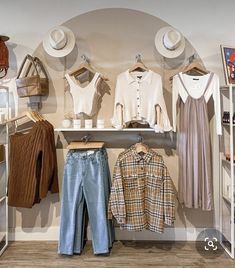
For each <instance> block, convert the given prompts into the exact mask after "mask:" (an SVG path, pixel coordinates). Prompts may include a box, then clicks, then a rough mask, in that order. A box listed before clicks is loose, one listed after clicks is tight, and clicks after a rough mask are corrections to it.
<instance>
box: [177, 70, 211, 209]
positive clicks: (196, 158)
mask: <svg viewBox="0 0 235 268" xmlns="http://www.w3.org/2000/svg"><path fill="white" fill-rule="evenodd" d="M212 78H213V73H211V74H210V76H209V78H208V81H207V83H206V86H205V89H204V91H203V92H204V93H203V94H202V96H201V97H199V98H193V97H192V96H191V95H190V94H189V91H188V89H187V88H186V86H185V84H184V82H183V80H182V77H181V75H180V74H179V79H180V81H181V83H182V86H183V88H184V89H185V91H186V92H187V94H188V97H187V99H186V101H185V103H184V102H183V101H182V99H181V100H180V104H179V105H180V108H179V109H180V119H179V135H178V150H179V192H178V194H179V201H180V202H181V203H182V204H183V205H184V206H185V207H187V208H201V209H202V210H212V209H213V188H212V171H211V148H210V136H209V119H208V111H207V103H206V100H205V97H204V95H205V93H206V91H207V89H208V87H209V85H210V83H211V80H212Z"/></svg>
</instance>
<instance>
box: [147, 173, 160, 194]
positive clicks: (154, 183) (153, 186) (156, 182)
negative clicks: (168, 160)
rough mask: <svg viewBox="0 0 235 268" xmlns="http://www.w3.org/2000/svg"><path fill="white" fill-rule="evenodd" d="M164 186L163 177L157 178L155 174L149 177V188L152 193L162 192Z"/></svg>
mask: <svg viewBox="0 0 235 268" xmlns="http://www.w3.org/2000/svg"><path fill="white" fill-rule="evenodd" d="M162 184H163V180H162V177H161V176H156V175H155V174H148V175H147V188H148V190H150V191H160V189H161V187H162Z"/></svg>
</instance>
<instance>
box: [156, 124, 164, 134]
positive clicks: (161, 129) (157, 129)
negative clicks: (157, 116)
mask: <svg viewBox="0 0 235 268" xmlns="http://www.w3.org/2000/svg"><path fill="white" fill-rule="evenodd" d="M154 131H155V132H156V133H163V132H164V130H163V128H162V127H161V126H160V125H157V124H156V125H155V126H154Z"/></svg>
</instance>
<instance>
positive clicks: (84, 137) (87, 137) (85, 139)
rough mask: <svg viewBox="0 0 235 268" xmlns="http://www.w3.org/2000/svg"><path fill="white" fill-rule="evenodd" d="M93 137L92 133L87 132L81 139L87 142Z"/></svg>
mask: <svg viewBox="0 0 235 268" xmlns="http://www.w3.org/2000/svg"><path fill="white" fill-rule="evenodd" d="M90 139H91V135H90V134H87V135H85V136H83V137H82V138H81V141H83V142H85V143H87V142H88V141H89V140H90Z"/></svg>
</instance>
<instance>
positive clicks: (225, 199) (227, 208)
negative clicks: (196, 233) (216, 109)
mask: <svg viewBox="0 0 235 268" xmlns="http://www.w3.org/2000/svg"><path fill="white" fill-rule="evenodd" d="M234 90H235V85H231V84H230V85H229V86H223V87H221V91H227V92H228V93H229V95H228V98H229V113H230V123H229V124H227V123H223V126H224V127H225V128H226V129H227V130H228V131H229V150H230V151H229V153H230V161H228V160H225V159H224V156H223V154H222V153H221V154H220V167H221V172H220V232H221V234H222V235H221V241H220V242H221V245H222V246H223V248H224V249H225V251H226V252H227V253H228V254H229V256H230V257H231V258H233V259H234V247H235V243H234V242H235V237H234V235H235V234H234V220H235V219H234V194H235V191H234V168H235V165H234V163H233V155H234V138H233V135H234V126H235V125H234V124H233V112H234V107H233V106H234V101H233V94H234V92H233V91H234Z"/></svg>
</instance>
